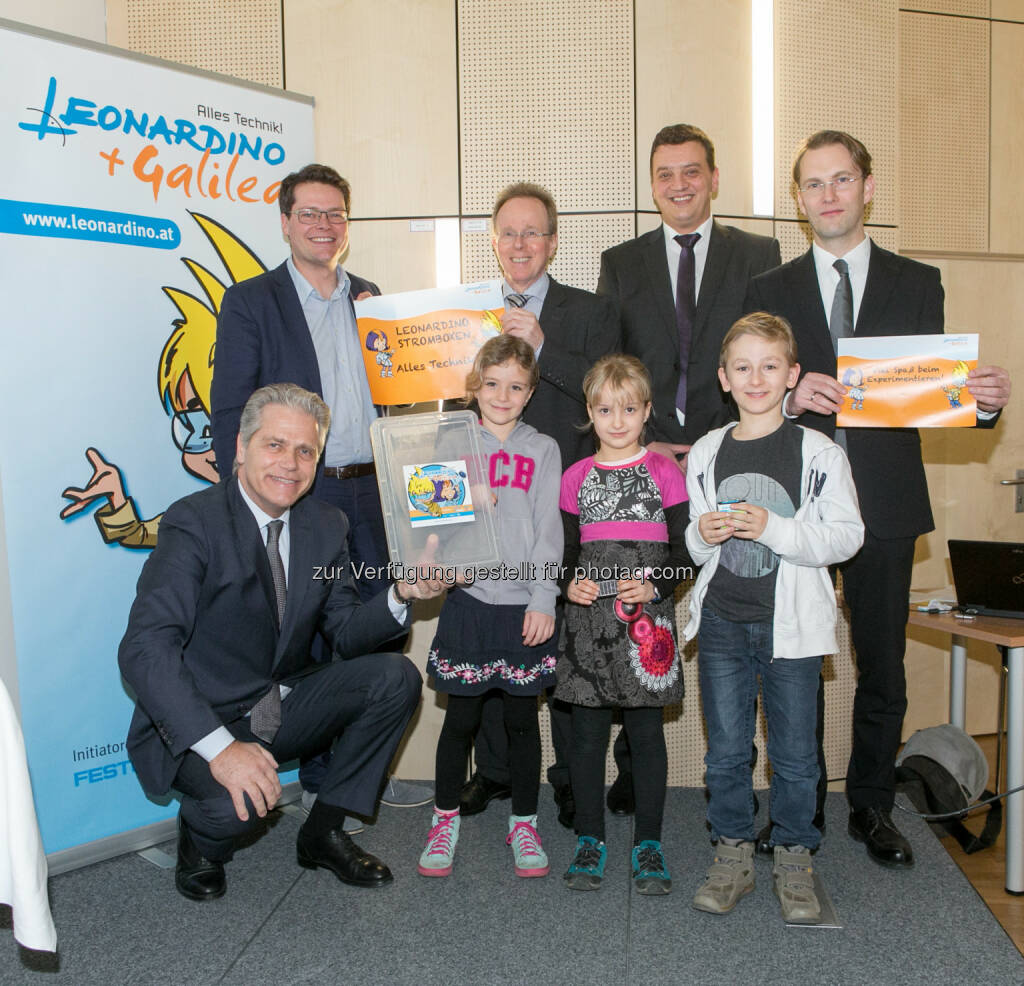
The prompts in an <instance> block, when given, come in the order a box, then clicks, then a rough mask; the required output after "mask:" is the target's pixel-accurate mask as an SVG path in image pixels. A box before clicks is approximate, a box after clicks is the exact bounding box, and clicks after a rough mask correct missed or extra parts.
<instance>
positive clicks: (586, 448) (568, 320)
mask: <svg viewBox="0 0 1024 986" xmlns="http://www.w3.org/2000/svg"><path fill="white" fill-rule="evenodd" d="M540 327H541V330H542V331H543V333H544V345H543V346H542V347H541V351H540V382H539V383H538V384H537V389H536V391H534V394H533V397H531V398H530V403H529V404H527V405H526V410H525V411H524V412H523V420H524V421H525V422H526V423H527V424H529V425H533V427H534V428H536V429H537V430H538V431H539V432H541V433H542V434H544V435H550V436H551V437H552V438H553V439H554V440H555V441H556V442H557V443H558V450H559V451H560V452H561V454H562V469H563V470H564V469H568V468H569V466H571V465H572V464H573V463H574V462H577V461H579V460H580V459H583V458H586V457H587V456H588V455H592V454H593V452H594V440H593V438H592V437H591V435H590V434H589V433H588V432H586V431H584V430H582V429H579V428H577V427H576V426H577V425H581V424H582V425H585V424H587V420H588V419H587V405H586V401H584V399H583V378H584V377H585V376H586V373H587V370H589V369H590V367H591V366H593V365H594V363H595V362H596V361H597V360H598V359H599V358H600V357H601V356H604V355H605V354H606V353H612V352H617V351H618V350H619V349H620V348H621V347H620V335H619V318H618V314H617V312H616V311H615V306H614V305H613V304H612V302H611V301H610V300H609V299H608V298H599V297H598V296H597V295H594V294H591V293H590V292H589V291H580V290H579V289H578V288H570V287H567V286H566V285H564V284H559V283H558V282H557V281H556V280H555V279H554V278H551V283H550V284H549V286H548V293H547V295H546V296H545V298H544V307H543V308H542V309H541V313H540Z"/></svg>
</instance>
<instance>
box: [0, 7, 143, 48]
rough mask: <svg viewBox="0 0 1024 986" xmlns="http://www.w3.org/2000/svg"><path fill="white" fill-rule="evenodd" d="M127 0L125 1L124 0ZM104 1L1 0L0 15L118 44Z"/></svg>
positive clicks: (81, 36)
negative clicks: (108, 29) (110, 35)
mask: <svg viewBox="0 0 1024 986" xmlns="http://www.w3.org/2000/svg"><path fill="white" fill-rule="evenodd" d="M122 2H124V0H122ZM105 13H106V11H105V4H104V2H103V0H47V2H46V3H40V2H39V0H0V17H2V18H4V19H5V20H10V21H18V22H19V23H21V24H31V25H32V26H33V27H42V28H45V29H46V30H47V31H59V32H60V33H61V34H71V35H74V36H75V37H76V38H86V39H88V40H89V41H99V42H100V43H103V42H107V43H108V44H117V43H118V42H116V41H111V40H109V39H108V37H107V33H106V29H105Z"/></svg>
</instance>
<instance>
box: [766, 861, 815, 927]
mask: <svg viewBox="0 0 1024 986" xmlns="http://www.w3.org/2000/svg"><path fill="white" fill-rule="evenodd" d="M772 879H773V880H774V881H775V896H776V897H778V898H779V903H780V904H781V905H782V917H783V920H785V921H787V922H793V921H799V922H808V923H810V922H813V921H817V920H818V918H819V917H820V916H821V904H819V903H818V897H817V894H815V892H814V867H813V865H812V864H811V851H810V850H809V849H804V847H803V846H789V847H787V846H776V847H775V864H774V866H772Z"/></svg>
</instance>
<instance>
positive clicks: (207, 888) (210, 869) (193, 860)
mask: <svg viewBox="0 0 1024 986" xmlns="http://www.w3.org/2000/svg"><path fill="white" fill-rule="evenodd" d="M174 885H175V886H176V887H177V888H178V893H179V894H181V895H182V897H187V898H188V899H189V900H216V899H217V898H218V897H223V896H224V891H225V890H226V889H227V886H228V882H227V878H226V877H225V876H224V864H223V863H218V862H217V861H216V860H214V859H207V858H206V857H205V856H204V855H203V854H202V853H201V852H200V851H199V850H198V849H197V848H196V844H195V843H194V842H193V841H192V835H191V833H190V832H189V828H188V826H187V825H186V824H185V821H184V819H182V818H181V817H179V818H178V865H177V866H176V867H175V868H174Z"/></svg>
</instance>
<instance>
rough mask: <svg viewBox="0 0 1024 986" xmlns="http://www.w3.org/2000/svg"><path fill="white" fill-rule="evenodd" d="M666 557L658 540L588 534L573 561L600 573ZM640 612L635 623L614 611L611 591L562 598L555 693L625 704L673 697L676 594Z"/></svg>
mask: <svg viewBox="0 0 1024 986" xmlns="http://www.w3.org/2000/svg"><path fill="white" fill-rule="evenodd" d="M667 558H668V545H666V544H664V543H662V542H657V541H588V542H586V543H585V544H584V545H583V547H582V550H581V551H580V557H579V561H578V566H579V567H580V568H583V569H585V570H588V571H590V572H597V573H599V574H600V573H602V572H611V573H614V572H616V571H618V572H624V571H625V572H631V571H636V570H638V569H639V570H642V569H644V568H651V569H658V568H660V567H661V566H663V565H665V564H666V561H667ZM601 577H602V578H604V577H605V576H604V575H602V576H601ZM595 581H598V579H595ZM644 615H645V618H644V619H643V622H642V623H640V624H639V625H638V624H630V623H627V622H625V621H624V620H623V619H620V617H619V616H617V615H616V612H615V597H614V596H605V597H601V598H599V599H597V600H596V601H595V602H594V603H592V604H591V605H590V606H580V605H577V604H576V603H571V602H568V601H567V602H566V604H565V624H564V626H563V628H562V639H561V641H560V650H561V653H560V656H559V658H558V669H557V678H558V683H557V685H556V686H555V698H559V699H561V700H562V701H564V702H568V703H569V704H570V705H585V706H589V707H591V708H596V707H599V706H607V705H610V706H616V707H622V708H627V709H633V708H654V707H660V706H665V705H672V704H674V703H676V702H678V701H680V699H682V697H683V675H682V665H681V664H680V659H679V653H678V650H677V648H676V644H675V601H674V599H673V598H672V597H670V598H668V599H663V600H661V601H660V602H656V603H644Z"/></svg>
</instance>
